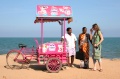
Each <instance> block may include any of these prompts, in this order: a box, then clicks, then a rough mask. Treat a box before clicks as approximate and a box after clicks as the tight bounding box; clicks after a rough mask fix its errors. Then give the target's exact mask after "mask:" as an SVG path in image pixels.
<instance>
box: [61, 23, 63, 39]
mask: <svg viewBox="0 0 120 79" xmlns="http://www.w3.org/2000/svg"><path fill="white" fill-rule="evenodd" d="M62 36H63V21H61V37H62Z"/></svg>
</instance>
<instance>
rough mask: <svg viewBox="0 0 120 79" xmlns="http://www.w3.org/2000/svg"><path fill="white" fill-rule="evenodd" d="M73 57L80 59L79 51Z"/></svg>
mask: <svg viewBox="0 0 120 79" xmlns="http://www.w3.org/2000/svg"><path fill="white" fill-rule="evenodd" d="M75 58H76V59H79V60H80V52H79V51H77V52H76V56H75Z"/></svg>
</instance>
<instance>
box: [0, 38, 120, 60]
mask: <svg viewBox="0 0 120 79" xmlns="http://www.w3.org/2000/svg"><path fill="white" fill-rule="evenodd" d="M36 39H38V41H39V43H40V39H41V38H36ZM50 41H60V38H57V37H53V38H51V37H46V38H44V43H46V42H50ZM18 44H25V45H27V47H30V48H31V47H33V46H34V47H35V46H36V43H35V41H34V38H33V37H0V55H1V54H7V53H8V52H9V51H10V50H12V49H19V47H18ZM76 51H78V45H77V50H76ZM91 54H92V46H91V45H90V56H91ZM102 57H103V58H108V59H114V58H120V37H106V38H104V41H103V42H102Z"/></svg>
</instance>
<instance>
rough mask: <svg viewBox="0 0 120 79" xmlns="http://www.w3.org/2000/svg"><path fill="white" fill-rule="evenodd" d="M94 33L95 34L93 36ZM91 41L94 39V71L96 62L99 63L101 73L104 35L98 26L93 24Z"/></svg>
mask: <svg viewBox="0 0 120 79" xmlns="http://www.w3.org/2000/svg"><path fill="white" fill-rule="evenodd" d="M93 31H94V34H93V35H92V33H93ZM90 39H92V44H93V55H92V58H93V63H94V67H93V69H92V70H93V71H95V70H96V61H98V63H99V67H100V69H99V71H100V72H101V71H102V61H101V43H102V42H103V40H104V39H103V35H102V33H101V30H100V28H99V26H98V25H97V24H93V26H92V29H90Z"/></svg>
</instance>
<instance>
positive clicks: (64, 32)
mask: <svg viewBox="0 0 120 79" xmlns="http://www.w3.org/2000/svg"><path fill="white" fill-rule="evenodd" d="M63 28H64V32H63V35H64V42H63V52H65V49H66V48H65V47H66V46H65V41H66V38H65V30H66V29H65V28H66V26H65V18H64V24H63Z"/></svg>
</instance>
